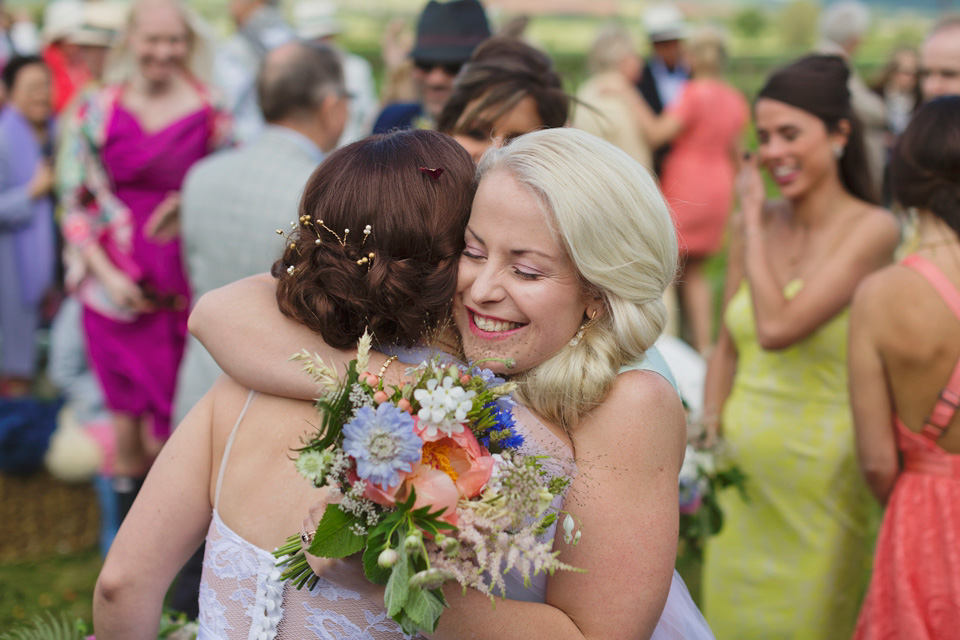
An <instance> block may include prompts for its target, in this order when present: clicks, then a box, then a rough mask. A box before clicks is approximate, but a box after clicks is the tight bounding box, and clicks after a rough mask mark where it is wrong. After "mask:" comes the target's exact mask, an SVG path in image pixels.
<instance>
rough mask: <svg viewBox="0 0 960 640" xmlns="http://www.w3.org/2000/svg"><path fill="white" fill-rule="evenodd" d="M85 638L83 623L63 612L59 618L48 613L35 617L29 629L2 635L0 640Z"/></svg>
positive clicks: (77, 639) (24, 628)
mask: <svg viewBox="0 0 960 640" xmlns="http://www.w3.org/2000/svg"><path fill="white" fill-rule="evenodd" d="M85 637H86V633H85V628H84V625H83V623H82V622H80V621H76V620H71V619H70V618H68V617H67V614H65V613H63V612H62V611H61V612H60V615H58V616H55V615H53V614H52V613H50V612H49V611H46V612H44V614H42V615H38V616H36V617H34V619H33V620H32V621H31V622H30V626H29V627H23V628H20V629H14V630H13V631H8V632H6V633H4V634H3V635H0V640H83V639H84V638H85Z"/></svg>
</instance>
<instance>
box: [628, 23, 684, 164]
mask: <svg viewBox="0 0 960 640" xmlns="http://www.w3.org/2000/svg"><path fill="white" fill-rule="evenodd" d="M643 27H644V30H645V31H646V32H647V37H648V38H649V39H650V48H651V52H650V55H649V56H648V57H647V61H646V63H645V64H644V65H643V74H642V75H641V76H640V81H639V82H638V83H637V88H638V89H639V90H640V94H641V95H642V96H643V99H644V100H646V101H647V104H649V105H650V108H651V109H652V110H653V112H654V113H660V112H661V111H663V110H664V109H665V108H666V107H667V106H669V105H670V103H672V102H673V101H674V100H676V99H677V98H678V97H679V96H680V93H681V92H682V91H683V87H684V86H685V85H686V84H687V81H688V80H689V79H690V69H689V68H688V67H687V65H686V64H684V62H683V57H682V51H681V43H682V41H683V40H684V39H685V38H686V37H687V30H688V29H687V22H686V19H685V18H684V15H683V13H682V12H681V11H680V9H678V8H677V6H676V5H674V4H657V5H653V6H652V7H650V8H649V9H647V11H646V12H645V13H644V15H643ZM669 149H670V148H669V145H664V146H662V147H660V148H659V149H657V150H656V151H655V152H654V155H653V165H654V171H655V172H656V173H657V174H658V175H659V174H660V168H661V167H662V165H663V160H664V158H665V157H666V155H667V152H668V151H669Z"/></svg>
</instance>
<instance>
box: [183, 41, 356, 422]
mask: <svg viewBox="0 0 960 640" xmlns="http://www.w3.org/2000/svg"><path fill="white" fill-rule="evenodd" d="M338 60H339V59H338V57H337V54H336V52H334V51H333V50H332V49H330V48H329V47H325V46H315V45H307V44H303V43H299V42H293V43H289V44H286V45H282V46H281V47H279V48H277V49H274V50H273V51H271V52H270V53H268V54H267V57H266V58H265V60H264V63H263V66H262V68H261V69H260V72H259V75H258V77H257V93H258V101H259V104H260V108H261V110H262V111H263V116H264V120H265V121H266V123H267V125H266V127H265V128H264V129H263V131H262V132H261V133H260V134H259V135H258V137H257V138H255V139H254V140H253V141H252V142H251V143H250V144H248V145H246V146H244V147H241V148H239V149H233V150H230V151H225V152H222V153H218V154H216V155H214V156H212V157H210V158H207V159H205V160H203V161H201V162H198V163H197V164H196V165H195V166H194V167H193V169H191V171H190V173H189V174H188V175H187V178H186V181H185V182H184V187H183V191H182V194H181V203H182V204H181V212H180V223H181V233H182V237H183V256H184V261H185V263H186V264H185V268H186V271H187V275H188V278H189V280H190V288H191V291H192V294H193V299H194V300H196V299H197V298H198V297H200V296H201V295H203V294H204V293H206V292H207V291H210V290H211V289H216V288H218V287H222V286H224V285H226V284H228V283H230V282H233V281H234V280H238V279H240V278H243V277H245V276H249V275H253V274H255V273H262V272H264V271H268V270H269V269H270V266H271V265H272V264H273V261H274V260H276V259H277V258H279V257H280V253H281V250H282V249H283V239H282V238H280V237H279V236H278V235H277V233H276V230H277V229H284V230H289V228H290V222H291V221H294V220H296V219H297V217H298V214H297V207H298V206H299V204H300V196H301V194H302V192H303V187H304V185H305V184H306V182H307V179H308V178H309V177H310V174H311V173H313V170H314V169H315V168H316V167H317V164H319V162H320V161H321V160H322V159H323V156H324V154H325V153H327V152H328V151H330V150H332V149H333V148H334V147H335V146H336V143H337V140H338V138H339V137H340V134H341V132H342V131H343V127H344V123H345V122H346V114H347V108H346V106H347V105H346V92H345V90H344V85H343V74H342V71H341V69H340V63H339V61H338ZM219 375H220V369H219V368H218V367H217V364H216V363H215V362H214V360H213V358H212V357H211V356H210V355H209V354H208V353H207V351H206V349H204V348H203V346H202V345H201V344H200V343H199V342H198V341H197V340H196V339H194V338H192V337H191V338H190V340H189V341H188V343H187V350H186V353H185V355H184V358H183V362H182V364H181V365H180V373H179V376H178V380H177V394H176V398H175V401H174V412H175V417H176V420H177V422H179V421H180V420H182V419H183V417H184V416H185V415H186V413H187V412H188V411H189V410H190V409H191V407H193V405H194V404H196V402H197V401H198V400H199V399H200V398H201V397H202V396H203V395H204V394H205V393H206V392H207V391H208V390H209V389H210V387H211V386H212V385H213V382H214V381H215V380H216V379H217V377H218V376H219Z"/></svg>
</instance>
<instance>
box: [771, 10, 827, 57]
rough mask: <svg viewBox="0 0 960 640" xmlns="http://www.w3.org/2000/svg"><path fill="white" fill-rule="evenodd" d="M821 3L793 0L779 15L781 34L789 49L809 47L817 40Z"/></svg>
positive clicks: (785, 45)
mask: <svg viewBox="0 0 960 640" xmlns="http://www.w3.org/2000/svg"><path fill="white" fill-rule="evenodd" d="M819 19H820V4H819V3H818V2H814V1H813V0H792V2H788V3H787V4H785V5H784V6H783V9H781V11H780V15H779V17H778V24H779V29H780V35H781V37H782V42H783V45H784V47H786V48H787V49H809V48H810V47H812V46H813V44H814V43H815V42H816V38H817V21H818V20H819Z"/></svg>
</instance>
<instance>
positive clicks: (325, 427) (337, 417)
mask: <svg viewBox="0 0 960 640" xmlns="http://www.w3.org/2000/svg"><path fill="white" fill-rule="evenodd" d="M359 379H360V374H358V373H357V361H356V360H351V361H350V364H349V366H348V367H347V375H346V377H345V378H344V379H343V382H342V383H341V385H340V388H339V389H338V390H337V391H336V392H335V393H334V394H333V395H332V396H330V397H325V398H321V399H320V400H318V401H317V410H318V412H319V413H320V415H321V416H322V417H321V421H320V433H319V434H318V435H319V439H318V440H317V441H315V442H313V443H311V445H310V446H309V448H310V449H313V450H315V451H325V450H327V449H329V448H330V447H331V446H333V444H334V443H335V442H337V440H338V439H339V437H340V432H341V431H343V425H344V423H345V422H346V420H344V415H343V414H344V413H345V412H346V410H347V407H349V406H350V389H351V388H353V385H354V384H356V382H357V380H359Z"/></svg>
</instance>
